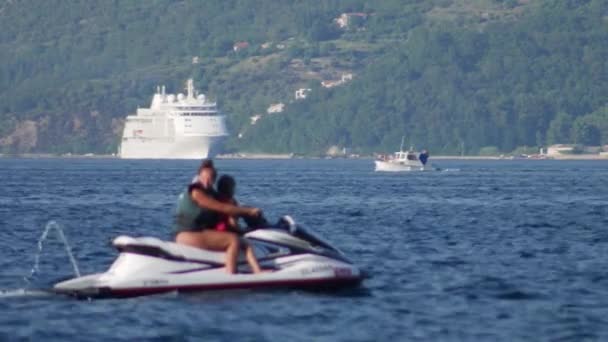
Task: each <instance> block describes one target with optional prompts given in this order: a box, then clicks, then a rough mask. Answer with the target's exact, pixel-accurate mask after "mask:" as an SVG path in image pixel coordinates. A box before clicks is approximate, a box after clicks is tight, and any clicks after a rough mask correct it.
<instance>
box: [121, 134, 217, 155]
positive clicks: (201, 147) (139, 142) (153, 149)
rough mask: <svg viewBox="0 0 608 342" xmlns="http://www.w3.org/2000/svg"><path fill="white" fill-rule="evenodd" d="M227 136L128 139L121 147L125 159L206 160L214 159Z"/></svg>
mask: <svg viewBox="0 0 608 342" xmlns="http://www.w3.org/2000/svg"><path fill="white" fill-rule="evenodd" d="M224 139H225V136H217V137H209V136H198V137H196V136H195V137H173V138H154V139H150V138H128V139H127V140H123V142H122V145H121V146H120V157H121V158H123V159H206V158H212V157H214V156H215V155H216V154H217V153H218V151H219V149H220V146H221V145H222V141H223V140H224Z"/></svg>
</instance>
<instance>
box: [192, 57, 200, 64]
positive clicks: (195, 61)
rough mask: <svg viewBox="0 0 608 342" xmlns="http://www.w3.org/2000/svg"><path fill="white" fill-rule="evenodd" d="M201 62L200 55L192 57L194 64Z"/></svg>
mask: <svg viewBox="0 0 608 342" xmlns="http://www.w3.org/2000/svg"><path fill="white" fill-rule="evenodd" d="M199 62H200V59H199V57H198V56H194V57H192V64H198V63H199Z"/></svg>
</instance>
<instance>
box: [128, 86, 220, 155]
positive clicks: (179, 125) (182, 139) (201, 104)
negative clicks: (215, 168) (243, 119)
mask: <svg viewBox="0 0 608 342" xmlns="http://www.w3.org/2000/svg"><path fill="white" fill-rule="evenodd" d="M186 90H187V93H186V95H184V94H181V93H180V94H177V95H175V94H167V93H166V92H165V86H158V87H157V88H156V94H154V97H153V98H152V103H151V105H150V108H138V109H137V113H136V114H135V115H129V116H127V119H126V122H125V128H124V131H123V134H122V141H121V144H120V149H119V155H120V157H121V158H133V159H136V158H137V159H143V158H146V159H203V158H210V157H213V156H214V155H215V154H216V153H217V152H218V150H219V148H220V146H221V143H222V141H223V140H224V139H225V138H226V137H227V136H228V131H227V129H226V117H225V116H224V115H223V114H221V113H219V112H218V109H217V103H216V102H211V101H209V100H208V99H207V98H206V96H205V95H204V94H198V92H197V91H196V89H195V88H194V81H193V80H192V79H189V80H188V82H187V85H186Z"/></svg>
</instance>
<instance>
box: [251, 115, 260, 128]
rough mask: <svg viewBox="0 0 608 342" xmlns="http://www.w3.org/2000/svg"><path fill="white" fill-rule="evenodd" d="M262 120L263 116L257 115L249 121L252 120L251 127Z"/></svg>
mask: <svg viewBox="0 0 608 342" xmlns="http://www.w3.org/2000/svg"><path fill="white" fill-rule="evenodd" d="M261 118H262V115H260V114H256V115H254V116H252V117H250V118H249V119H250V120H251V125H252V126H253V125H255V123H256V122H258V120H260V119H261Z"/></svg>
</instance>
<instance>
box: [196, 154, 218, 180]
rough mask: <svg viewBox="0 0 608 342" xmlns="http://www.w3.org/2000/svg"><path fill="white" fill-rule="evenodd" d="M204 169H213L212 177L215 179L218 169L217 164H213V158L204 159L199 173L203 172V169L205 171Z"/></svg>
mask: <svg viewBox="0 0 608 342" xmlns="http://www.w3.org/2000/svg"><path fill="white" fill-rule="evenodd" d="M204 169H211V171H212V172H211V173H212V178H213V180H215V177H216V175H217V171H216V170H215V166H213V160H211V159H204V160H203V161H202V163H201V166H199V168H198V173H201V171H203V170H204Z"/></svg>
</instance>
